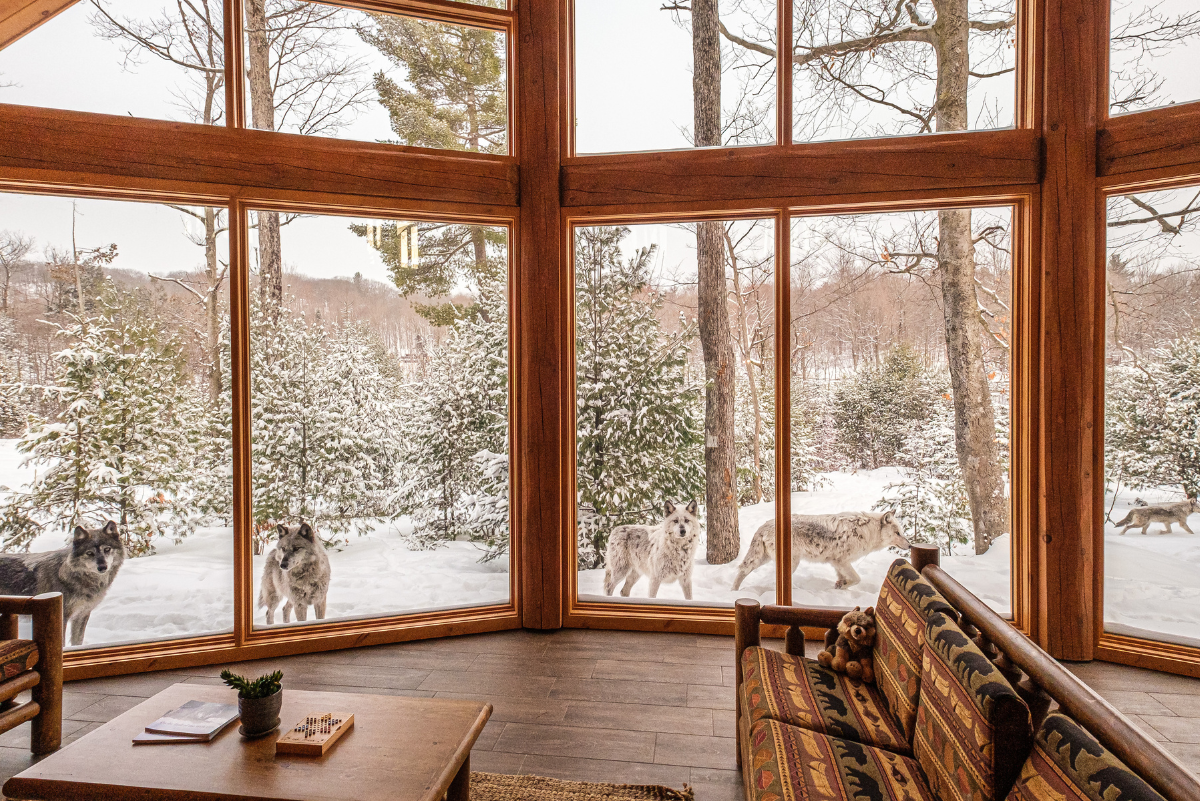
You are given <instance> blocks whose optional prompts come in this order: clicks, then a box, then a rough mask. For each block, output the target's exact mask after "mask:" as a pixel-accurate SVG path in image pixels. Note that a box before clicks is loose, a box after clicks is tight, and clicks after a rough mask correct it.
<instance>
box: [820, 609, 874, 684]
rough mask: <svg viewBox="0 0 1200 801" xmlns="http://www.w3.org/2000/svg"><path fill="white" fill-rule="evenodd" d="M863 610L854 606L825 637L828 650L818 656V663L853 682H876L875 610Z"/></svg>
mask: <svg viewBox="0 0 1200 801" xmlns="http://www.w3.org/2000/svg"><path fill="white" fill-rule="evenodd" d="M860 609H861V607H858V606H856V607H854V609H853V610H852V611H850V612H847V613H846V614H845V616H843V617H842V619H841V622H839V623H838V627H837V629H836V630H834V629H830V630H829V631H828V632H827V633H826V634H825V650H823V651H821V652H820V653H819V654H817V661H818V662H820V663H821V664H822V665H824V666H825V667H827V668H831V669H833V670H835V671H837V672H838V673H845V674H846V675H847V676H849V677H850V678H852V679H861V680H862V681H865V682H874V681H875V665H874V663H873V661H872V659H871V646H872V645H874V644H875V607H873V606H868V607H867V608H866V609H865V610H862V611H860Z"/></svg>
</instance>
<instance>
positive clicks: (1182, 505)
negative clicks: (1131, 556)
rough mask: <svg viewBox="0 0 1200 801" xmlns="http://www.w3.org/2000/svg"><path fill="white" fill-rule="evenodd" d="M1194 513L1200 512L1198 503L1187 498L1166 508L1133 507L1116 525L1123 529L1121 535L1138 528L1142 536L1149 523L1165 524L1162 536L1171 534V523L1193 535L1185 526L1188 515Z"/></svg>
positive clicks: (1193, 499) (1186, 525)
mask: <svg viewBox="0 0 1200 801" xmlns="http://www.w3.org/2000/svg"><path fill="white" fill-rule="evenodd" d="M1194 512H1200V501H1198V500H1196V499H1195V498H1188V499H1187V500H1186V501H1180V502H1179V503H1169V504H1167V505H1166V506H1135V507H1133V508H1132V509H1130V510H1129V514H1127V515H1125V518H1124V519H1123V520H1121V521H1120V522H1118V523H1117V525H1118V526H1124V527H1125V528H1123V529H1121V531H1120V532H1119V533H1120V534H1122V535H1124V534H1125V532H1126V531H1128V530H1129V529H1131V528H1140V529H1141V530H1142V534H1145V533H1146V529H1148V528H1150V524H1151V523H1166V525H1167V528H1166V529H1165V530H1164V531H1163V532H1162V533H1163V534H1170V533H1171V524H1172V523H1178V524H1179V527H1180V528H1182V529H1183V530H1184V531H1186V532H1187V533H1188V534H1195V533H1196V532H1194V531H1192V530H1191V529H1190V528H1188V524H1187V519H1188V515H1190V514H1193V513H1194Z"/></svg>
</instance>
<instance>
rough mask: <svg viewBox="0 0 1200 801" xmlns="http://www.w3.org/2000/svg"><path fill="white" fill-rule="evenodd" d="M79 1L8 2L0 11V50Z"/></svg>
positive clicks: (37, 0)
mask: <svg viewBox="0 0 1200 801" xmlns="http://www.w3.org/2000/svg"><path fill="white" fill-rule="evenodd" d="M78 2H80V0H9V2H6V3H4V4H3V5H4V8H2V9H0V50H3V49H4V48H6V47H8V46H9V45H10V44H12V43H13V42H15V41H17V40H18V39H20V38H21V37H22V36H25V35H26V34H29V33H32V32H33V31H35V30H37V29H38V28H40V27H41V26H42V25H45V24H46V23H47V22H49V21H50V20H52V19H54V18H55V17H57V16H58V15H59V14H61V13H62V12H64V11H66V10H67V9H68V8H71V7H72V6H74V5H75V4H76V3H78Z"/></svg>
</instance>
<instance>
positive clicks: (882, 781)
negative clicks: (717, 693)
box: [742, 720, 936, 801]
mask: <svg viewBox="0 0 1200 801" xmlns="http://www.w3.org/2000/svg"><path fill="white" fill-rule="evenodd" d="M744 759H745V760H748V761H746V762H743V764H742V770H743V772H744V776H743V778H744V779H745V783H746V795H747V799H749V800H750V801H801V800H802V801H849V799H855V801H858V800H859V799H870V801H936V800H935V799H934V797H933V795H932V794H931V793H930V792H929V790H928V788H927V787H926V785H925V781H924V779H923V778H922V777H921V770H920V768H919V767H918V766H917V763H916V762H915V761H914V760H913V759H912V758H911V757H905V756H901V755H900V754H895V753H892V752H891V751H885V750H883V749H882V748H872V747H870V746H868V745H863V744H862V743H857V742H854V741H853V740H845V739H841V738H838V737H829V736H826V735H824V734H819V733H817V732H814V731H810V730H808V729H802V728H800V727H798V726H788V725H787V724H785V723H780V722H779V721H777V720H760V721H759V722H758V723H756V724H754V726H753V728H752V729H751V730H750V739H749V746H748V748H747V753H746V754H745V756H744Z"/></svg>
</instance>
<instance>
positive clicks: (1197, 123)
mask: <svg viewBox="0 0 1200 801" xmlns="http://www.w3.org/2000/svg"><path fill="white" fill-rule="evenodd" d="M1197 131H1200V102H1195V103H1181V104H1179V105H1176V106H1167V107H1166V108H1158V109H1153V110H1151V111H1139V112H1137V113H1135V114H1122V115H1120V116H1118V117H1110V118H1109V119H1108V120H1106V121H1105V123H1104V127H1103V129H1102V130H1101V131H1100V133H1099V142H1098V147H1099V156H1098V159H1097V160H1098V166H1099V175H1100V176H1101V177H1102V178H1104V179H1106V180H1105V184H1106V185H1113V184H1118V183H1122V182H1134V181H1139V180H1171V179H1175V180H1179V179H1183V180H1187V179H1188V178H1191V177H1195V176H1200V136H1197V134H1196V132H1197Z"/></svg>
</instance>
